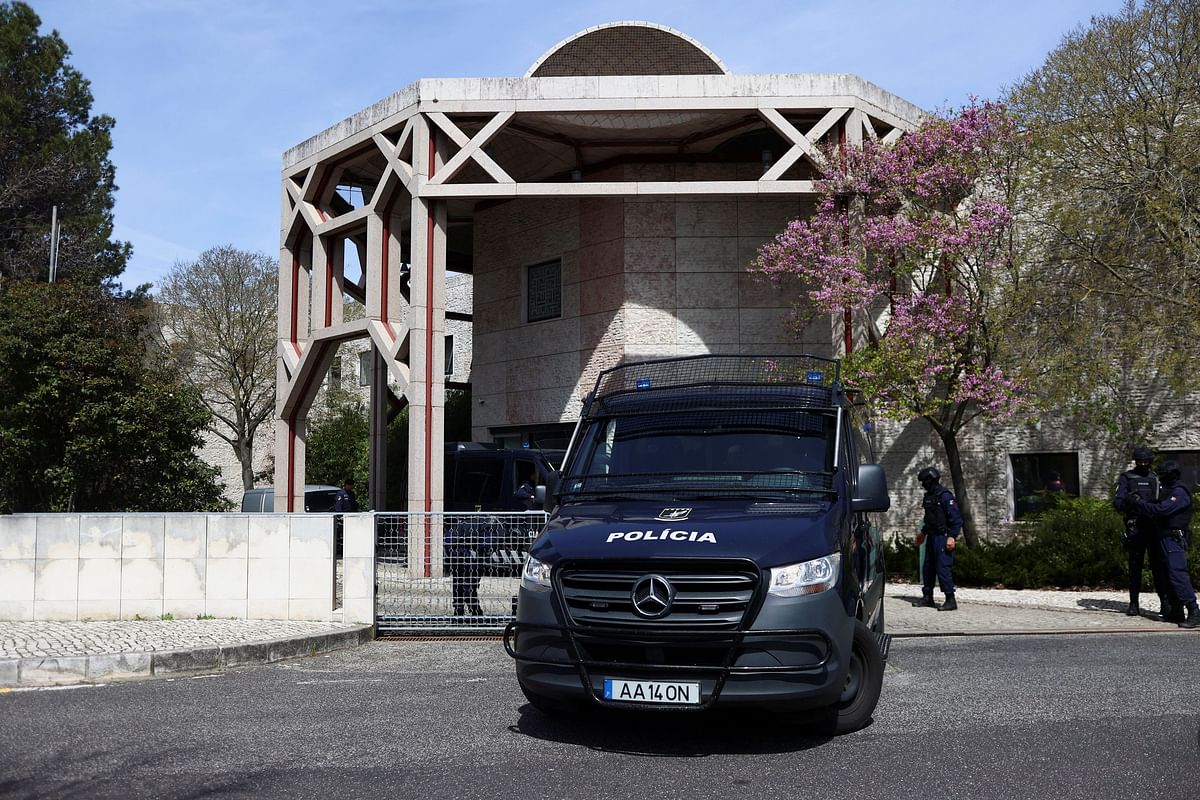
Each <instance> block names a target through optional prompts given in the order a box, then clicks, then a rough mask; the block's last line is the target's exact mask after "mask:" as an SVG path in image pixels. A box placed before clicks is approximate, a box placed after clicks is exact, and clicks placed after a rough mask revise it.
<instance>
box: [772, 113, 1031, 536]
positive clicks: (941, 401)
mask: <svg viewBox="0 0 1200 800" xmlns="http://www.w3.org/2000/svg"><path fill="white" fill-rule="evenodd" d="M1019 145H1020V136H1019V134H1018V132H1017V130H1016V128H1015V127H1014V125H1013V124H1012V122H1011V121H1010V119H1009V117H1008V115H1007V114H1006V112H1005V110H1004V108H1003V107H1000V106H997V105H995V104H991V103H972V104H971V105H968V106H966V107H965V108H963V109H962V110H961V111H959V112H958V113H956V114H954V115H952V116H946V117H933V118H930V119H928V120H927V121H926V122H924V123H923V124H922V125H921V126H920V127H919V128H917V129H916V130H915V131H912V132H911V133H908V134H906V135H905V136H903V137H902V138H901V139H899V141H897V142H896V143H895V144H894V145H885V144H881V143H878V142H875V141H868V142H866V143H864V145H863V146H862V147H861V148H858V147H845V148H833V149H829V150H827V151H826V152H825V154H824V155H825V164H824V165H823V169H824V173H825V174H824V178H823V179H822V180H820V181H819V182H818V183H817V189H818V191H819V198H818V203H817V207H816V211H815V213H814V214H813V215H812V216H810V217H809V218H806V219H797V220H794V221H793V222H791V223H790V224H789V225H788V226H787V228H786V230H784V231H783V232H782V233H780V234H779V235H778V236H776V237H775V239H774V240H773V241H771V242H769V243H767V244H765V245H763V246H762V247H761V248H760V250H759V253H758V258H757V260H756V262H755V264H754V266H753V267H752V269H753V270H755V271H757V272H759V273H761V275H763V276H765V277H766V278H767V279H769V280H771V281H772V282H773V283H775V284H776V285H777V286H779V287H780V288H798V289H799V290H800V297H799V298H798V302H797V304H796V305H797V314H798V321H800V322H805V321H807V319H810V318H812V317H815V316H818V315H828V314H833V315H835V318H837V319H844V318H849V319H851V320H852V328H855V329H857V330H858V331H859V332H860V335H859V336H858V337H856V338H857V339H858V340H862V344H860V346H858V347H857V348H856V349H854V351H853V352H852V353H851V354H849V355H848V357H847V359H846V363H845V374H846V377H847V381H848V382H849V383H851V384H853V385H856V386H857V387H859V388H860V389H862V390H863V392H864V393H865V394H866V396H867V397H868V398H869V399H870V400H871V401H872V403H873V406H874V408H875V410H876V411H877V412H878V413H880V414H881V415H883V416H885V417H888V418H892V419H897V420H901V421H909V420H912V419H918V418H920V419H924V420H926V421H927V422H928V423H929V425H930V426H932V428H933V430H934V431H935V432H936V433H937V435H938V437H939V438H940V440H941V442H942V444H943V446H944V448H945V452H946V460H947V462H948V465H949V468H950V476H951V479H952V481H953V486H954V491H955V494H956V495H957V496H958V498H959V502H960V504H961V506H962V509H963V512H964V517H966V519H967V521H968V522H967V524H968V528H967V530H966V536H967V541H968V542H969V543H971V544H974V542H975V540H976V536H975V528H974V525H973V523H972V522H971V515H970V501H969V498H968V496H967V493H966V491H965V485H964V481H963V469H962V459H961V456H960V452H959V444H958V435H959V433H960V432H961V431H962V430H963V429H964V428H965V427H966V426H967V425H968V424H969V423H970V422H971V421H972V420H974V419H976V418H977V417H980V416H983V417H987V418H991V419H996V420H1008V419H1011V418H1012V417H1014V415H1017V414H1020V413H1022V412H1025V411H1028V410H1030V409H1031V408H1032V407H1033V406H1034V404H1035V398H1034V396H1033V394H1032V393H1031V392H1030V391H1029V386H1030V384H1031V380H1032V377H1033V375H1034V369H1035V367H1034V366H1033V364H1034V361H1033V359H1030V358H1029V357H1028V355H1029V351H1028V349H1024V348H1022V347H1020V346H1019V340H1020V339H1021V337H1022V336H1024V335H1026V331H1025V329H1024V327H1023V326H1022V325H1021V318H1022V316H1023V314H1024V312H1025V311H1026V310H1027V309H1028V298H1029V296H1030V295H1029V293H1028V290H1026V289H1024V288H1023V286H1022V280H1021V274H1020V270H1019V267H1018V266H1017V265H1016V264H1015V263H1014V261H1015V259H1014V244H1013V242H1014V230H1013V228H1014V218H1013V214H1012V212H1011V211H1010V208H1011V207H1012V198H1013V196H1014V195H1013V192H1014V185H1015V179H1014V177H1013V176H1014V175H1015V169H1014V167H1013V164H1014V154H1015V153H1016V152H1017V151H1018V148H1019ZM862 332H865V335H861V334H862Z"/></svg>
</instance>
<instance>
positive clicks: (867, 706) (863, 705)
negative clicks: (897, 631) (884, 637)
mask: <svg viewBox="0 0 1200 800" xmlns="http://www.w3.org/2000/svg"><path fill="white" fill-rule="evenodd" d="M882 689H883V658H882V657H881V656H880V654H879V644H878V643H877V642H876V640H875V634H873V633H871V630H870V629H869V628H867V626H866V625H864V624H863V623H862V622H861V621H859V620H855V621H854V638H853V641H852V643H851V648H850V665H849V668H848V669H847V671H846V685H845V688H844V689H843V691H842V696H841V698H840V699H839V700H838V701H837V702H836V703H834V704H833V705H832V706H830V707H829V708H828V709H826V719H825V720H823V724H822V726H821V727H822V728H823V729H825V732H827V733H829V734H830V735H833V736H841V735H842V734H843V733H851V732H852V731H856V730H858V729H859V728H863V727H865V726H866V725H867V724H868V723H870V721H871V714H873V713H874V712H875V705H876V704H877V703H878V702H879V694H880V692H881V691H882Z"/></svg>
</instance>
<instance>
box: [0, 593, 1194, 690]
mask: <svg viewBox="0 0 1200 800" xmlns="http://www.w3.org/2000/svg"><path fill="white" fill-rule="evenodd" d="M920 594H921V590H920V587H918V586H915V585H912V584H890V585H889V586H888V587H887V597H886V600H885V603H884V613H885V616H886V620H885V623H886V628H887V631H888V633H890V634H892V635H893V636H895V637H896V638H905V637H915V636H986V635H997V634H1020V633H1037V634H1047V633H1058V634H1070V633H1122V632H1155V633H1165V632H1181V633H1185V632H1186V631H1182V630H1181V629H1180V628H1178V627H1177V626H1175V625H1171V624H1168V623H1164V622H1160V621H1158V619H1157V613H1155V612H1157V611H1158V599H1157V598H1156V597H1154V596H1153V595H1148V596H1144V601H1143V602H1144V605H1143V616H1141V617H1127V616H1125V606H1126V603H1127V602H1128V598H1127V597H1126V596H1125V595H1124V594H1123V593H1121V592H1055V591H1033V590H1029V591H1015V590H1005V589H959V591H958V604H959V608H958V611H949V612H943V611H937V610H935V609H932V608H913V607H912V605H911V601H912V600H915V599H917V598H919V597H920ZM935 599H936V600H937V601H938V602H939V603H940V602H941V599H942V597H941V594H940V593H938V594H936V595H935ZM371 636H372V628H371V626H369V625H351V624H339V623H325V622H280V621H273V620H167V621H159V620H148V621H136V622H0V692H3V691H4V690H5V689H4V687H15V686H36V685H50V684H73V683H96V682H103V681H112V680H123V679H130V678H150V677H158V676H171V675H181V674H187V673H196V672H215V671H219V670H222V669H224V668H226V667H233V666H239V665H245V664H264V663H270V662H274V661H281V660H283V659H288V658H296V657H299V656H305V655H314V654H316V653H324V652H328V651H331V650H340V649H344V648H350V647H357V646H358V645H360V644H362V643H363V642H367V641H370V640H371Z"/></svg>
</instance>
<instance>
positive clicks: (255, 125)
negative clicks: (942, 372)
mask: <svg viewBox="0 0 1200 800" xmlns="http://www.w3.org/2000/svg"><path fill="white" fill-rule="evenodd" d="M31 5H32V6H33V7H34V9H35V10H36V11H37V12H38V15H39V16H40V17H41V18H42V24H43V30H44V31H46V30H49V29H50V28H54V29H57V30H58V31H59V33H60V34H61V35H62V36H63V38H64V39H65V40H66V42H67V44H68V45H69V46H70V47H71V50H72V57H71V63H72V64H74V65H75V66H76V67H77V68H78V69H79V70H80V71H82V72H83V74H84V75H85V76H86V77H87V78H89V79H90V80H91V82H92V91H93V94H94V95H95V105H94V107H93V112H94V113H105V114H110V115H112V116H114V117H115V118H116V120H117V126H116V130H115V133H114V148H113V153H112V159H113V162H114V163H115V164H116V168H117V184H118V185H119V187H120V191H118V193H117V206H116V236H117V237H118V238H121V239H125V240H128V241H130V242H132V243H133V247H134V255H133V258H132V260H131V261H130V263H129V266H128V268H127V269H126V272H125V274H124V275H123V276H122V281H123V282H124V283H125V285H126V286H134V285H137V284H140V283H144V282H150V283H155V282H157V281H158V280H159V279H160V277H161V276H162V275H163V274H164V273H165V272H166V271H167V270H168V269H169V268H170V266H171V265H172V264H173V263H174V262H175V261H176V260H181V259H182V260H188V259H192V258H194V257H195V256H196V255H197V254H199V253H200V252H201V251H202V250H204V249H206V248H208V247H211V246H214V245H221V244H233V245H235V246H237V247H241V248H244V249H248V250H261V251H263V252H266V253H269V254H271V255H278V251H279V250H278V249H279V213H280V212H279V196H280V195H279V174H280V167H281V157H282V154H283V151H284V150H286V149H287V148H289V147H291V146H293V145H295V144H298V143H299V142H301V141H303V140H305V139H307V138H308V137H309V136H312V135H313V134H315V133H318V132H319V131H321V130H324V129H325V128H327V127H328V126H330V125H331V124H333V123H335V122H338V121H340V120H342V119H344V118H345V117H347V116H349V115H350V114H353V113H354V112H356V111H358V110H359V109H361V108H363V107H365V106H367V105H370V104H371V103H374V102H375V101H376V100H379V99H381V98H383V97H386V96H388V95H389V94H391V93H392V92H394V91H396V90H397V89H400V88H402V87H403V86H405V85H407V84H408V83H411V82H412V81H414V80H416V79H418V78H423V77H430V78H432V77H476V76H493V75H499V76H505V75H522V74H524V72H525V70H526V69H528V68H529V65H530V64H532V63H533V61H534V60H535V59H537V58H538V56H540V55H541V54H542V53H543V52H544V51H546V50H547V49H549V48H550V47H551V46H553V45H554V44H556V43H557V42H558V41H560V40H562V39H564V38H566V37H568V36H570V35H571V34H573V33H575V32H576V31H579V30H582V29H583V28H586V27H589V26H591V25H596V24H599V23H603V22H611V21H615V20H623V19H642V20H649V21H652V22H657V23H660V24H663V25H669V26H671V27H673V28H677V29H679V30H681V31H683V32H684V33H687V34H688V35H690V36H692V37H694V38H696V39H697V40H699V41H700V42H701V43H702V44H704V45H705V46H707V47H708V48H709V49H710V50H712V51H713V52H714V53H716V55H717V56H718V57H720V58H721V60H722V61H724V62H725V65H726V66H727V67H728V68H729V69H730V70H731V71H732V72H736V73H771V72H852V73H855V74H858V75H861V76H862V77H864V78H866V79H867V80H870V81H872V82H874V83H876V84H878V85H880V86H882V87H883V88H885V89H887V90H889V91H891V92H894V93H895V94H898V95H900V96H901V97H904V98H906V99H907V100H910V101H912V102H914V103H916V104H917V105H920V106H922V107H924V108H927V109H933V108H938V107H944V106H946V105H959V104H962V103H963V102H965V101H966V99H967V98H968V96H970V95H972V94H974V95H979V96H981V97H994V96H996V95H997V94H999V93H1000V92H1001V91H1002V90H1003V88H1004V87H1005V86H1007V85H1009V84H1011V83H1013V82H1014V81H1016V80H1018V79H1019V78H1020V77H1021V76H1023V75H1025V74H1026V73H1028V72H1029V71H1031V70H1033V69H1035V68H1036V67H1038V66H1039V65H1040V64H1041V63H1042V61H1043V59H1044V58H1045V55H1046V53H1048V52H1049V51H1050V50H1051V49H1052V48H1054V47H1055V46H1056V45H1057V44H1058V43H1059V42H1060V41H1061V39H1062V36H1063V35H1064V34H1065V33H1067V32H1068V31H1070V30H1071V29H1073V28H1075V27H1077V26H1079V25H1081V24H1085V23H1086V22H1087V21H1088V20H1089V18H1090V17H1091V16H1092V15H1094V14H1104V13H1111V12H1113V11H1115V10H1116V9H1117V8H1119V6H1120V5H1121V2H1120V0H1088V1H1086V2H1085V1H1084V0H1035V1H1032V2H1031V1H1030V0H998V1H993V0H973V1H972V0H962V1H961V2H958V1H956V0H884V1H880V0H856V1H855V2H836V0H790V1H788V0H769V1H763V0H737V2H729V0H723V1H722V2H714V1H713V0H692V2H683V1H681V0H677V1H673V2H672V1H666V0H664V1H663V2H654V1H652V0H641V2H626V0H608V1H607V2H571V1H570V0H558V2H544V1H542V0H432V2H430V0H424V1H423V2H411V1H410V0H390V1H388V0H361V1H357V0H342V2H340V3H334V2H310V1H309V0H290V2H282V1H279V2H276V1H273V0H204V1H203V2H202V1H201V0H174V1H172V0H103V1H101V0H93V1H91V2H89V1H88V0H33V2H31Z"/></svg>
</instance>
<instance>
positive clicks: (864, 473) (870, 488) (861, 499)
mask: <svg viewBox="0 0 1200 800" xmlns="http://www.w3.org/2000/svg"><path fill="white" fill-rule="evenodd" d="M891 507H892V499H891V498H890V497H888V488H887V476H886V475H885V474H884V473H883V467H881V466H880V465H879V464H859V465H858V489H857V490H855V492H854V497H852V498H851V499H850V510H851V511H854V512H855V513H862V512H865V511H887V510H888V509H889V508H891Z"/></svg>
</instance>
